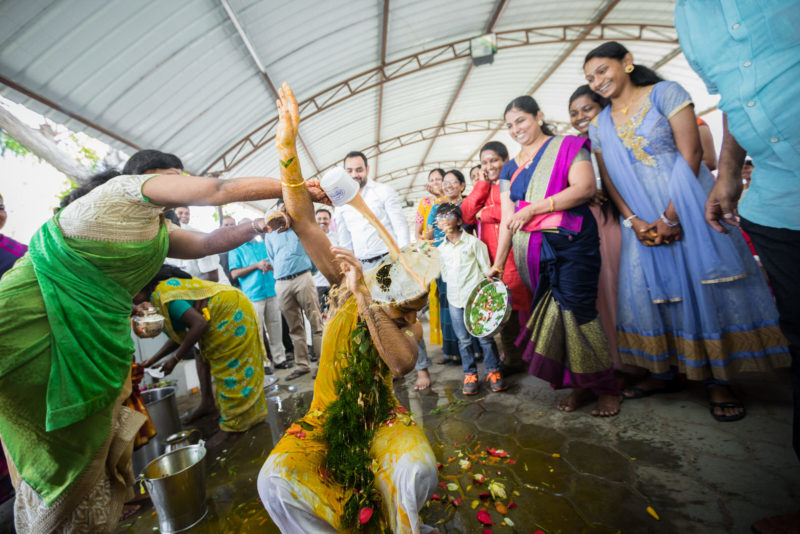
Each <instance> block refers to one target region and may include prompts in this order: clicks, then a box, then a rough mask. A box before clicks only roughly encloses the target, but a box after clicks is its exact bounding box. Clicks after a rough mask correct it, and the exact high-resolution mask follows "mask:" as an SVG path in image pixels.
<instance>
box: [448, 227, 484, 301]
mask: <svg viewBox="0 0 800 534" xmlns="http://www.w3.org/2000/svg"><path fill="white" fill-rule="evenodd" d="M439 255H440V259H441V262H442V278H443V279H444V281H445V283H446V284H447V302H449V303H450V305H451V306H455V307H456V308H463V307H464V306H466V305H467V298H468V297H469V294H470V292H471V291H472V290H473V289H474V288H475V286H476V285H478V282H480V281H481V280H483V279H484V278H486V273H487V272H489V249H488V248H486V244H485V243H484V242H483V241H481V240H480V239H478V238H477V237H475V236H472V235H470V234H468V233H467V232H464V231H462V232H461V238H459V240H458V241H456V242H455V243H451V242H450V240H449V239H447V238H445V239H444V241H442V244H441V245H439Z"/></svg>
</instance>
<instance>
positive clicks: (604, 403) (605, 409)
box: [592, 395, 622, 417]
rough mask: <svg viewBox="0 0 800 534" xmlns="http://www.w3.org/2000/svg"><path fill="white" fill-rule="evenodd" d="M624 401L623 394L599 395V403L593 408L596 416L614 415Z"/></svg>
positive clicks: (593, 413)
mask: <svg viewBox="0 0 800 534" xmlns="http://www.w3.org/2000/svg"><path fill="white" fill-rule="evenodd" d="M621 403H622V396H621V395H598V397H597V404H595V406H594V410H592V415H593V416H595V417H612V416H614V415H617V414H618V413H619V405H620V404H621Z"/></svg>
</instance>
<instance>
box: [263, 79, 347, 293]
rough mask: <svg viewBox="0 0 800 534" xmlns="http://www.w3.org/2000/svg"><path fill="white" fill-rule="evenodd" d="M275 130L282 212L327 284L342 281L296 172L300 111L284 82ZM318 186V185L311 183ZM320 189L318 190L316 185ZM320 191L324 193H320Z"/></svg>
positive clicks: (326, 238)
mask: <svg viewBox="0 0 800 534" xmlns="http://www.w3.org/2000/svg"><path fill="white" fill-rule="evenodd" d="M278 93H279V96H280V99H279V100H278V101H277V105H278V114H279V121H278V130H277V132H276V134H275V143H276V145H277V149H278V157H279V158H280V163H281V182H280V185H281V188H282V190H283V200H284V202H285V204H286V212H287V213H288V214H289V217H290V218H291V220H292V229H293V230H294V231H295V233H296V234H297V237H298V238H299V239H300V242H301V243H302V244H303V248H305V250H306V253H307V254H308V256H309V257H310V258H311V261H312V262H313V263H314V265H315V266H316V267H317V269H319V270H320V272H321V273H322V274H323V276H325V278H327V280H328V282H330V283H331V285H335V284H338V283H340V282H341V281H342V276H343V275H342V271H341V268H340V267H339V262H337V261H336V259H335V257H334V255H333V252H331V245H330V240H329V239H328V236H326V235H325V232H323V231H322V228H320V227H319V225H318V224H317V221H316V219H315V218H314V204H313V202H312V198H311V195H310V194H309V191H310V189H309V187H307V186H308V184H307V182H305V181H304V180H303V175H302V174H301V172H300V161H299V160H298V158H297V147H296V146H295V140H296V139H297V129H298V126H299V124H300V113H299V111H298V109H297V100H296V99H295V97H294V93H292V90H291V89H290V88H289V85H288V84H286V83H284V84H283V86H282V87H281V88H280V89H279V91H278ZM314 186H315V187H318V185H316V184H315V185H314ZM320 191H322V190H321V189H320ZM322 194H323V195H324V193H322Z"/></svg>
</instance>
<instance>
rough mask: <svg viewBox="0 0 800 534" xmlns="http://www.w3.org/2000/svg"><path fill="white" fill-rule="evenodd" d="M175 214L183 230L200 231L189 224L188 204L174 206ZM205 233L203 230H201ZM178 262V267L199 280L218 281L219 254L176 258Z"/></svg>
mask: <svg viewBox="0 0 800 534" xmlns="http://www.w3.org/2000/svg"><path fill="white" fill-rule="evenodd" d="M175 215H177V216H178V219H180V221H181V228H183V229H185V230H192V231H193V232H200V231H201V230H197V229H196V228H192V227H191V226H189V220H190V217H191V213H190V211H189V206H178V207H176V208H175ZM203 233H205V232H203ZM178 261H179V262H180V264H179V265H178V267H180V268H181V269H183V270H184V271H186V272H187V273H189V274H191V275H192V276H194V277H195V278H199V279H200V280H208V281H209V282H219V273H218V268H219V256H217V255H216V254H214V255H211V256H206V257H204V258H200V259H198V260H178Z"/></svg>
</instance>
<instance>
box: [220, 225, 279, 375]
mask: <svg viewBox="0 0 800 534" xmlns="http://www.w3.org/2000/svg"><path fill="white" fill-rule="evenodd" d="M249 222H250V219H242V220H241V221H239V224H247V223H249ZM228 268H229V269H230V272H231V282H233V281H234V280H236V281H238V283H239V287H241V289H242V292H243V293H244V294H245V295H247V298H248V299H250V302H252V303H253V308H255V310H256V314H257V315H258V320H259V322H260V323H261V325H262V327H266V329H267V337H268V338H269V352H270V355H271V356H272V363H273V364H274V365H275V368H276V369H287V368H288V367H290V366H291V363H290V362H287V361H286V351H285V350H284V348H283V342H282V339H283V328H282V325H281V308H280V304H279V302H278V297H277V296H276V294H275V278H274V277H273V276H272V264H271V263H270V262H269V257H268V256H267V251H266V249H265V248H264V243H263V242H262V241H261V240H260V239H259V238H254V239H253V240H252V241H250V242H249V243H245V244H244V245H242V246H240V247H239V248H235V249H233V250H231V251H230V252H228Z"/></svg>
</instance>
